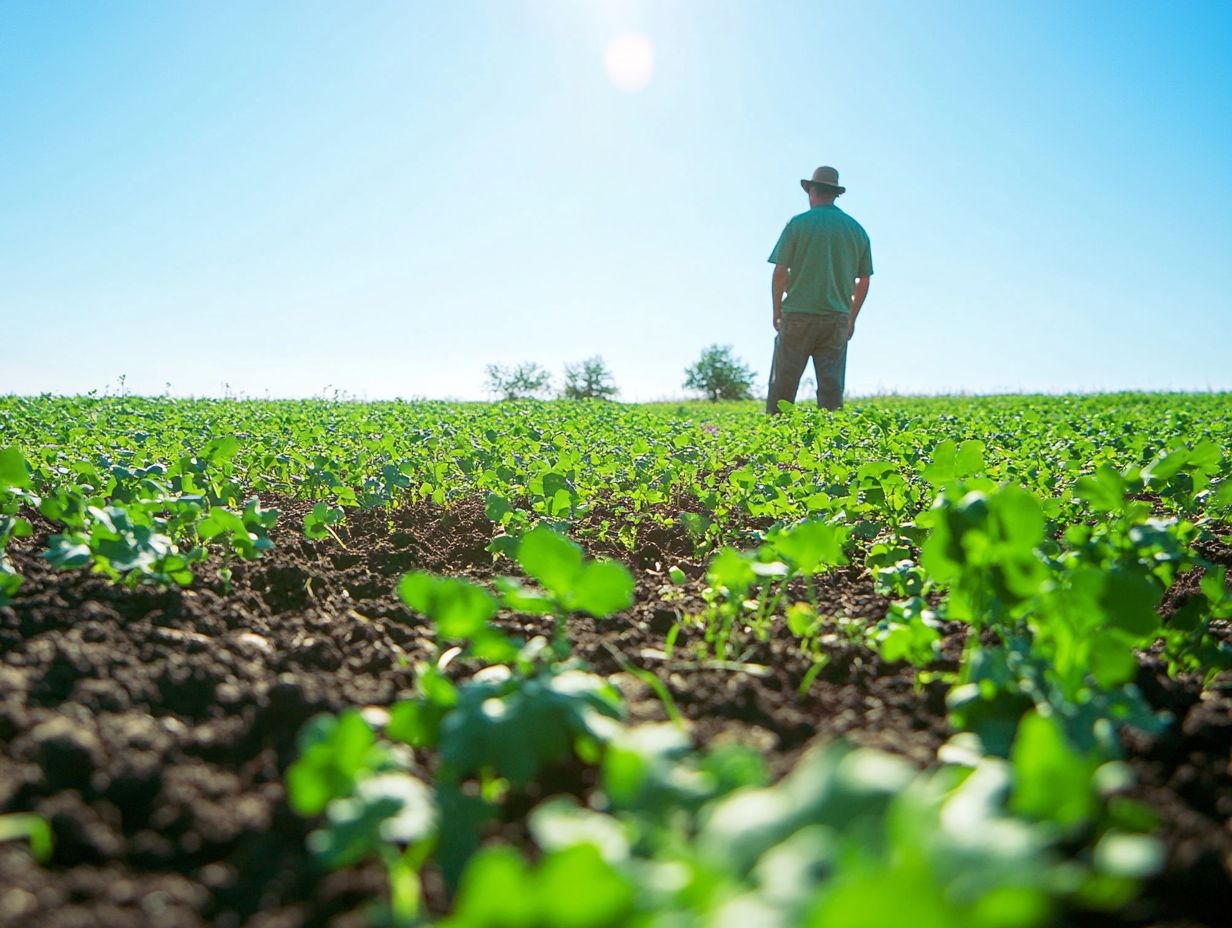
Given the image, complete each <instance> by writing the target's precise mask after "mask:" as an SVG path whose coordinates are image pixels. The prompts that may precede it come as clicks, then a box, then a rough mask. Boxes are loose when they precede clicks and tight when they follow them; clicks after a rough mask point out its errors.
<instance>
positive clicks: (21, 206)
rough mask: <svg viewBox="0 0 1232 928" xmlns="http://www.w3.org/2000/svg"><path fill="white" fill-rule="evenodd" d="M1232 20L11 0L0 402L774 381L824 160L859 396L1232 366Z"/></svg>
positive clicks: (1141, 8)
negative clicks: (854, 298)
mask: <svg viewBox="0 0 1232 928" xmlns="http://www.w3.org/2000/svg"><path fill="white" fill-rule="evenodd" d="M629 33H636V34H641V35H643V36H645V37H646V39H647V40H648V41H649V42H650V43H651V44H652V46H653V50H654V70H653V73H652V75H651V77H650V80H649V82H648V83H646V85H645V86H644V87H643V88H642V89H640V90H637V91H628V90H624V89H620V88H618V87H616V86H614V85H613V83H612V81H611V80H610V79H609V76H608V74H607V73H606V72H605V68H604V53H605V50H606V49H607V48H608V45H609V43H611V42H612V41H613V40H614V39H616V38H618V37H619V36H622V35H626V34H629ZM1230 45H1232V4H1229V3H1226V2H1222V0H1221V2H1207V3H1203V2H1193V3H1183V4H1173V3H1163V2H1159V3H1141V2H1115V3H1114V2H1099V0H1090V2H1082V3H1069V2H1066V3H1051V2H1044V3H1038V2H1033V3H1029V4H1028V3H1020V4H1009V3H984V2H969V3H967V2H964V3H954V2H939V3H932V4H918V3H908V2H898V3H868V2H860V3H854V2H849V3H842V4H835V3H821V2H788V0H776V2H773V3H754V2H752V0H747V2H731V0H659V2H650V0H489V2H478V0H460V2H450V3H447V4H441V3H435V4H428V3H407V2H399V3H383V2H366V3H361V4H342V3H333V2H330V3H324V2H321V3H312V2H295V3H281V2H265V3H260V4H256V3H225V2H223V3H219V2H212V3H209V4H206V3H159V2H153V0H147V2H120V0H117V2H113V3H106V4H101V3H88V2H67V0H66V2H63V3H55V4H48V3H40V2H36V0H0V323H2V329H3V332H4V333H5V335H4V344H5V347H4V351H3V355H4V359H3V361H2V362H0V392H17V393H37V392H42V391H51V392H58V393H71V392H84V391H88V390H90V389H102V388H105V387H106V386H107V385H108V384H112V385H114V383H115V381H116V379H117V378H118V377H119V375H121V374H124V375H126V382H127V387H128V389H129V390H132V391H134V392H141V393H161V392H163V391H164V389H165V385H166V384H167V383H170V390H171V392H172V393H176V394H214V395H217V394H221V393H223V391H224V390H225V389H227V388H226V387H225V386H224V385H229V388H230V390H231V391H232V392H243V393H247V394H249V395H254V396H263V395H265V394H266V393H267V392H268V393H269V394H270V395H274V396H311V395H318V394H321V393H322V392H324V391H326V388H327V387H328V389H329V391H331V392H332V391H333V390H334V389H340V390H343V391H346V392H348V393H351V394H354V395H357V396H367V397H371V398H380V397H392V396H402V397H414V396H429V397H459V398H481V397H482V396H483V395H484V394H483V380H484V368H485V366H486V365H487V364H489V363H516V362H519V361H535V362H538V363H540V364H542V365H544V366H546V367H548V368H549V369H551V370H553V371H554V372H557V373H558V374H559V372H560V370H561V368H562V367H563V365H564V364H565V363H568V362H574V361H577V360H580V359H582V358H584V357H587V356H589V355H593V354H600V355H602V356H603V357H604V358H605V360H606V361H607V363H608V364H609V366H610V367H611V368H612V370H613V371H614V373H615V375H616V380H617V382H618V384H619V385H620V387H621V388H622V396H623V398H626V399H632V400H644V399H654V398H661V397H668V396H676V395H681V394H682V392H683V391H682V388H681V381H682V379H683V374H682V372H683V369H684V368H685V366H686V365H687V364H689V363H690V362H691V361H693V360H694V359H695V358H696V356H697V355H698V354H699V353H700V351H701V349H702V348H703V347H704V346H706V345H708V344H711V343H720V344H731V345H733V346H734V347H735V350H736V353H737V354H738V355H740V356H741V357H743V358H744V359H745V360H746V361H747V362H748V363H749V364H750V365H751V366H752V367H753V368H755V369H756V370H757V371H758V377H759V383H760V382H761V380H762V379H763V378H764V375H765V373H766V371H767V368H768V362H769V356H770V350H771V342H772V338H773V332H772V329H771V327H770V298H769V289H770V271H771V266H770V265H768V264H767V263H766V256H767V255H768V254H769V252H770V249H771V247H772V246H773V244H774V241H775V239H776V238H777V236H778V234H779V232H780V230H781V228H782V226H783V224H784V223H785V222H786V220H787V219H788V218H790V216H792V215H793V214H795V213H797V212H800V211H802V210H803V209H805V208H806V206H807V204H806V201H805V198H804V195H803V193H802V192H801V191H800V188H799V186H798V183H797V181H798V179H799V178H800V177H803V176H806V175H807V174H809V173H811V171H812V169H813V168H814V167H816V166H817V165H819V164H823V163H824V164H833V165H835V166H837V167H838V169H839V170H840V172H841V175H842V180H843V182H844V183H845V184H846V185H847V186H848V193H847V194H846V196H844V197H843V198H842V199H841V200H840V205H841V206H842V207H843V208H844V209H846V210H847V211H848V212H850V213H851V214H852V215H853V216H855V217H856V218H857V219H859V220H860V221H861V223H863V225H864V226H865V228H866V229H867V230H868V231H869V234H870V236H871V238H872V242H873V257H874V261H875V265H876V273H875V275H874V277H873V281H872V288H871V293H870V296H869V300H868V303H867V304H866V308H865V312H864V313H863V314H862V316H861V319H860V326H859V329H858V331H857V334H856V337H855V340H854V341H853V342H852V343H851V347H850V354H849V364H848V389H849V391H851V392H854V393H870V392H877V391H891V390H897V391H901V392H941V391H965V392H991V391H1003V390H1041V391H1049V390H1068V389H1080V390H1096V389H1118V388H1142V389H1169V388H1172V389H1232V350H1230V348H1229V346H1232V337H1230V336H1229V335H1228V330H1229V325H1230V324H1232V58H1229V56H1228V55H1227V48H1228V47H1229V46H1230Z"/></svg>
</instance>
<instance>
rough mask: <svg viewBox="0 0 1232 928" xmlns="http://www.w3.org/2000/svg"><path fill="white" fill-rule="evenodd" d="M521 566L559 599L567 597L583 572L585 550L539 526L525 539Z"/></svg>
mask: <svg viewBox="0 0 1232 928" xmlns="http://www.w3.org/2000/svg"><path fill="white" fill-rule="evenodd" d="M518 563H519V564H520V565H522V569H523V570H525V571H526V573H527V574H529V575H530V576H531V577H533V578H534V579H536V580H538V581H539V582H540V583H542V584H543V585H544V586H545V587H547V588H548V589H549V590H551V591H552V592H553V593H555V594H556V595H557V596H558V597H564V596H565V595H567V594H568V592H569V590H570V588H571V587H572V585H573V583H574V580H575V579H576V577H577V576H578V574H579V573H580V572H581V570H582V549H581V547H579V546H578V545H577V544H575V543H574V542H572V541H570V540H569V539H568V538H566V537H565V536H564V535H561V534H560V533H559V532H554V531H552V530H551V529H550V528H547V527H546V526H539V527H537V528H534V529H532V530H531V531H530V532H528V533H527V534H525V535H523V536H522V542H521V544H520V545H518Z"/></svg>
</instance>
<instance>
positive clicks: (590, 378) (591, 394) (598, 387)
mask: <svg viewBox="0 0 1232 928" xmlns="http://www.w3.org/2000/svg"><path fill="white" fill-rule="evenodd" d="M618 392H619V391H618V390H617V389H616V383H615V381H613V379H612V372H611V371H609V370H608V369H607V365H606V364H604V363H603V358H601V357H599V356H598V355H595V356H594V357H591V358H587V359H586V360H584V361H580V362H578V363H577V364H567V365H565V389H564V392H563V393H562V396H563V397H564V398H565V399H567V400H610V399H611V398H612V397H614V396H615V395H616V394H617V393H618Z"/></svg>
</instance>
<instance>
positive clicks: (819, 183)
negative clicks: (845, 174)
mask: <svg viewBox="0 0 1232 928" xmlns="http://www.w3.org/2000/svg"><path fill="white" fill-rule="evenodd" d="M813 184H816V185H817V186H818V187H825V188H826V189H827V190H833V191H835V192H836V193H846V192H847V188H846V187H840V186H839V185H838V184H827V183H825V182H824V181H820V180H801V181H800V186H801V187H802V188H803V189H804V192H805V193H808V189H809V187H811V186H813Z"/></svg>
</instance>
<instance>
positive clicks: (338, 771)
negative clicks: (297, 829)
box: [287, 709, 384, 815]
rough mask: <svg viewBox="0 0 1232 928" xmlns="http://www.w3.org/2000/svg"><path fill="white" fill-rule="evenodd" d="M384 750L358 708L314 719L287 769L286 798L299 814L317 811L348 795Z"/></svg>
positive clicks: (303, 735)
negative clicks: (298, 751)
mask: <svg viewBox="0 0 1232 928" xmlns="http://www.w3.org/2000/svg"><path fill="white" fill-rule="evenodd" d="M383 758H384V751H383V750H382V749H380V748H379V747H378V745H377V743H376V735H375V734H374V733H373V731H372V727H371V726H370V725H369V724H368V723H367V722H366V721H364V718H363V716H362V715H360V713H359V712H358V711H357V710H355V709H348V710H347V711H345V712H343V713H342V714H341V715H338V716H320V717H318V718H316V719H313V720H312V722H310V723H309V724H308V726H307V727H306V728H305V729H304V732H303V733H302V734H301V735H300V756H299V759H298V760H296V762H295V763H294V764H292V765H291V767H290V769H289V770H288V771H287V801H288V802H289V803H290V805H291V808H292V809H294V810H295V811H296V812H298V813H299V814H300V815H318V814H320V813H321V811H323V810H324V809H325V806H326V805H328V804H329V802H330V801H331V800H333V799H337V798H340V797H344V796H349V795H350V794H351V792H352V790H353V789H354V788H355V783H356V781H357V780H358V778H359V775H360V774H361V773H362V772H363V771H365V770H368V769H371V768H373V767H374V766H376V765H378V764H379V763H380V762H381V760H382V759H383Z"/></svg>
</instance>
